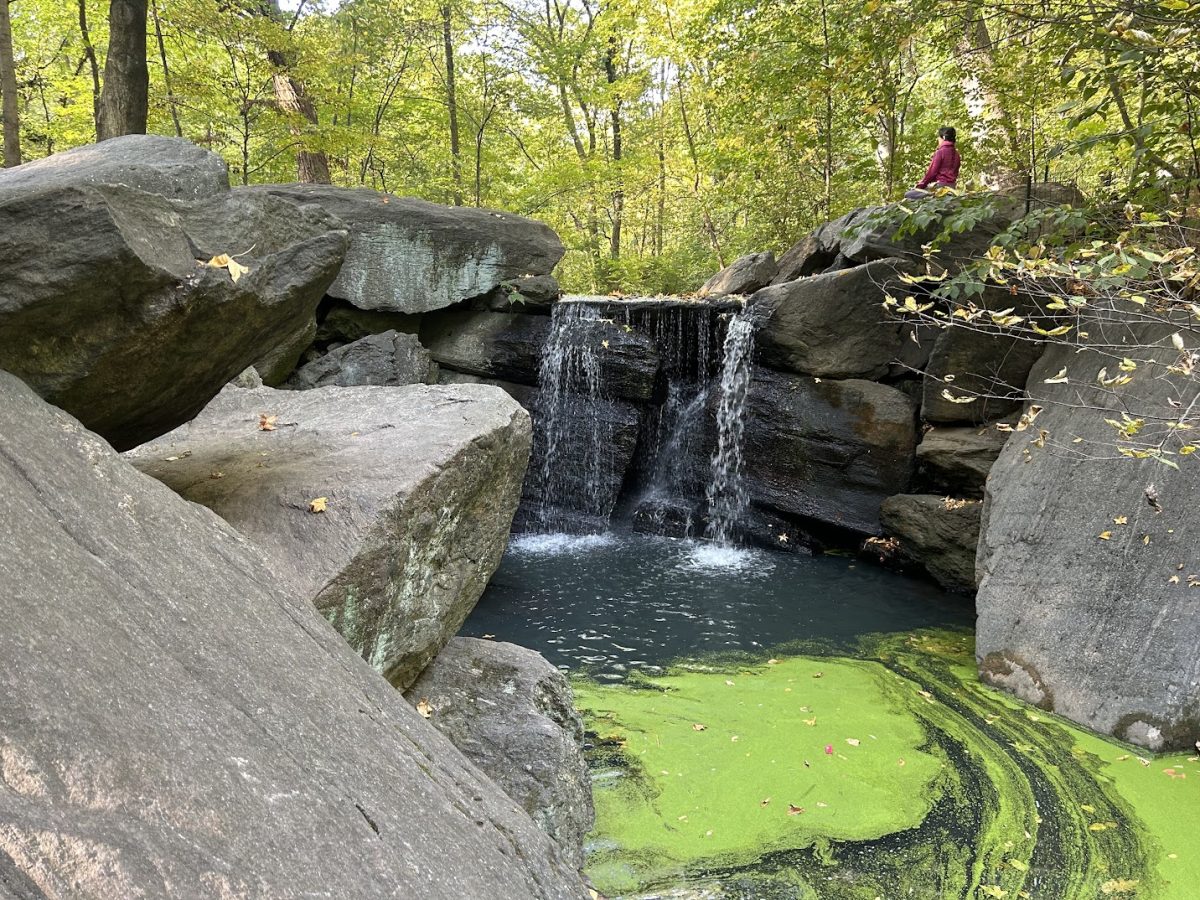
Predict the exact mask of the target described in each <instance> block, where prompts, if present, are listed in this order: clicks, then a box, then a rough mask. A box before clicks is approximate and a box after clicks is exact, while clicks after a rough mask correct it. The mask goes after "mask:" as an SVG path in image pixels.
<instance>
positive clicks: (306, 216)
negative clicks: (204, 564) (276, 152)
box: [0, 164, 346, 448]
mask: <svg viewBox="0 0 1200 900" xmlns="http://www.w3.org/2000/svg"><path fill="white" fill-rule="evenodd" d="M60 165H62V164H60ZM21 168H24V167H21ZM12 171H19V169H17V170H12ZM46 171H49V172H51V173H54V172H56V171H57V170H56V169H55V168H54V167H49V168H48V169H47V170H46ZM27 180H28V179H27ZM51 181H52V182H53V181H54V179H53V178H51ZM34 183H35V182H31V183H30V184H29V186H28V187H27V189H26V190H24V191H22V192H17V193H5V192H0V332H2V333H3V334H4V340H3V341H2V342H0V367H3V368H5V369H7V370H9V371H11V372H12V373H13V374H15V375H17V376H18V377H20V378H22V379H23V380H24V381H26V382H27V383H28V384H30V385H31V386H33V388H34V389H35V390H36V391H37V392H38V393H39V394H41V395H42V396H43V397H45V398H46V399H47V400H49V401H50V402H51V403H53V404H55V405H56V406H59V407H62V408H63V409H66V410H67V411H68V412H71V413H72V414H74V415H77V416H78V417H79V418H80V419H81V420H82V421H83V422H84V424H85V425H87V426H88V427H89V428H91V429H93V430H95V431H98V432H99V433H100V434H102V435H103V436H104V437H105V438H106V439H107V440H109V441H110V442H111V443H113V444H114V445H116V446H117V447H118V448H126V447H131V446H134V445H136V444H139V443H141V442H143V441H146V440H149V439H151V438H153V437H156V436H158V435H160V434H163V433H164V432H166V431H169V430H170V429H172V428H174V427H175V426H177V425H179V424H181V423H182V422H186V421H187V420H188V419H190V418H191V417H192V416H194V415H195V414H196V413H197V412H199V410H200V409H201V408H202V407H203V406H204V404H205V403H207V402H208V401H209V400H210V399H212V397H213V395H215V394H216V393H217V391H219V390H220V389H221V387H222V386H223V385H224V384H226V383H227V382H228V381H229V380H230V379H231V378H233V377H234V376H235V375H237V374H238V373H239V372H241V371H242V370H243V369H245V368H246V367H247V366H249V365H252V364H254V363H256V362H259V361H260V359H261V357H262V356H263V355H264V354H265V353H269V352H270V351H272V350H273V349H274V348H276V347H278V346H280V345H281V344H284V343H288V342H293V343H294V342H295V340H296V337H295V336H296V334H297V333H298V332H300V331H303V330H305V329H307V328H309V327H310V326H311V323H312V320H313V317H314V312H315V310H316V307H317V303H318V302H319V301H320V299H321V296H322V295H323V294H324V293H325V289H326V287H327V286H328V285H329V283H330V282H331V281H332V280H333V278H334V276H335V275H336V274H337V271H338V267H339V266H340V265H341V262H342V257H343V254H344V253H345V249H346V235H345V232H344V231H341V230H339V229H340V227H341V226H340V224H339V223H337V222H335V221H334V220H332V219H331V218H330V217H329V216H327V215H324V214H323V213H321V212H319V211H317V210H302V209H300V208H298V207H297V206H296V205H294V204H292V203H289V202H287V201H286V200H281V199H279V198H275V197H270V196H266V195H250V194H231V193H229V192H226V193H219V194H216V195H214V196H212V197H210V198H208V199H205V200H200V201H197V202H190V203H184V202H179V201H169V200H165V199H163V198H162V197H158V196H155V195H152V194H148V193H145V192H142V191H138V190H135V189H133V188H128V187H92V186H85V187H69V186H68V187H58V186H51V187H49V188H46V189H38V188H36V187H35V186H34ZM221 254H236V255H237V260H236V262H237V263H238V264H239V265H240V266H243V267H245V268H246V270H247V271H245V272H244V273H242V274H241V277H240V278H239V279H238V280H237V281H236V282H235V281H234V280H233V277H232V273H231V270H230V269H228V268H215V267H212V266H209V265H207V262H208V260H209V259H211V258H212V257H214V256H218V255H221ZM295 352H296V354H297V355H298V354H299V349H296V350H295Z"/></svg>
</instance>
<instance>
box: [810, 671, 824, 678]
mask: <svg viewBox="0 0 1200 900" xmlns="http://www.w3.org/2000/svg"><path fill="white" fill-rule="evenodd" d="M824 677H825V673H824V672H813V678H824Z"/></svg>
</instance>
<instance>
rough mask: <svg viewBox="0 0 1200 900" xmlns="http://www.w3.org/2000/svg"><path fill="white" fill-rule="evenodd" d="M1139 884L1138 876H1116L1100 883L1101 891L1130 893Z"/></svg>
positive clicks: (1105, 892)
mask: <svg viewBox="0 0 1200 900" xmlns="http://www.w3.org/2000/svg"><path fill="white" fill-rule="evenodd" d="M1137 886H1138V881H1137V879H1136V878H1114V879H1112V880H1111V881H1106V882H1104V884H1102V885H1100V893H1102V894H1128V893H1131V892H1132V891H1133V889H1134V888H1135V887H1137Z"/></svg>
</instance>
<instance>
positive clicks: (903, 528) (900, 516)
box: [879, 494, 982, 593]
mask: <svg viewBox="0 0 1200 900" xmlns="http://www.w3.org/2000/svg"><path fill="white" fill-rule="evenodd" d="M981 509H982V504H980V502H979V501H978V500H964V499H957V498H953V497H943V496H939V495H935V494H898V495H897V496H895V497H888V498H887V499H886V500H884V501H883V506H882V507H881V508H880V511H879V519H880V522H881V523H882V525H883V530H884V531H885V532H887V533H888V534H891V535H894V536H895V537H897V538H899V539H900V557H901V559H903V560H904V561H905V562H908V563H913V564H916V565H918V566H920V567H921V568H923V569H925V571H926V572H928V573H929V574H930V575H931V576H932V577H933V579H934V581H936V582H937V583H938V584H940V585H941V586H942V587H944V588H946V590H948V591H960V592H963V593H972V592H973V591H974V590H975V550H976V548H977V547H978V545H979V514H980V511H981Z"/></svg>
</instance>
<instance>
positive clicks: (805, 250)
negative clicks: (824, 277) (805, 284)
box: [771, 232, 837, 284]
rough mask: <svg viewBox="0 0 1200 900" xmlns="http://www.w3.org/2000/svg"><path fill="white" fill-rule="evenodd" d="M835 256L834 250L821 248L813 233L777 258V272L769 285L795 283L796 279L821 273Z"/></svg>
mask: <svg viewBox="0 0 1200 900" xmlns="http://www.w3.org/2000/svg"><path fill="white" fill-rule="evenodd" d="M835 256H837V250H836V248H833V249H831V248H828V247H822V245H821V242H820V241H819V240H818V239H817V236H816V233H815V232H814V233H813V234H810V235H808V236H807V237H805V238H803V239H802V240H800V241H798V242H797V243H796V244H794V245H793V246H792V247H791V249H790V250H788V251H787V253H785V254H783V256H781V257H779V271H778V272H776V273H775V277H774V278H772V279H771V284H784V283H786V282H788V281H795V280H796V279H797V278H804V277H806V276H808V275H816V274H817V273H818V272H823V271H824V270H825V269H827V268H828V267H829V265H830V263H832V262H833V259H834V257H835Z"/></svg>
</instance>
